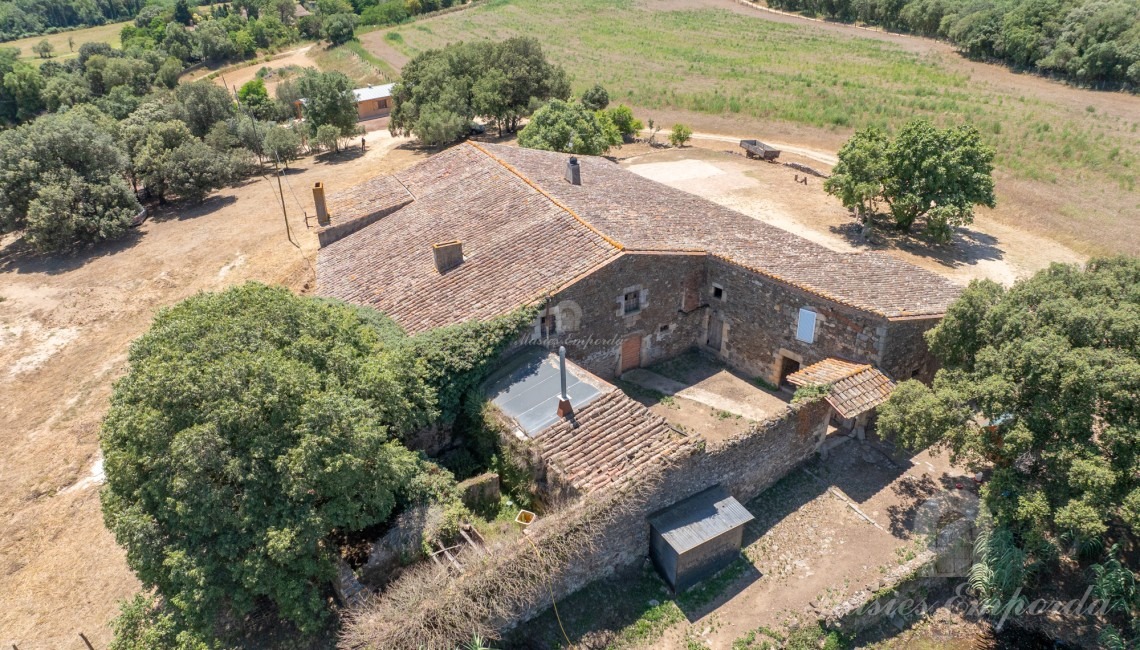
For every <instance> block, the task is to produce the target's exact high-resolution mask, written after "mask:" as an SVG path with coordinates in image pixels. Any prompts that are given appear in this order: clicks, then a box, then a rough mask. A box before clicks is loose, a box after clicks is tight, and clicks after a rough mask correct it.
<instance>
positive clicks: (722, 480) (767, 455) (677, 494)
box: [520, 400, 831, 621]
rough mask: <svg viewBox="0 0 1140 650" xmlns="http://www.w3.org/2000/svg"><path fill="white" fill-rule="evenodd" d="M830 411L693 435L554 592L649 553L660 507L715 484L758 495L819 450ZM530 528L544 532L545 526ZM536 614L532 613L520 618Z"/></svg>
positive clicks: (821, 406)
mask: <svg viewBox="0 0 1140 650" xmlns="http://www.w3.org/2000/svg"><path fill="white" fill-rule="evenodd" d="M830 411H831V408H830V407H829V406H828V405H827V403H826V402H824V401H823V400H818V401H815V402H811V403H804V404H798V405H795V406H789V407H788V409H787V410H786V411H785V412H783V413H781V414H779V415H777V416H775V417H773V418H771V419H769V420H767V421H764V422H758V423H756V424H755V425H754V426H753V427H752V428H751V429H750V430H749V431H747V432H745V433H742V434H740V435H738V436H736V437H734V438H730V439H728V440H725V441H722V442H719V443H716V444H707V445H706V444H705V443H704V441H703V440H700V439H699V438H698V437H696V436H694V440H693V445H692V447H691V453H690V454H688V455H686V456H684V457H682V458H681V459H680V460H678V461H677V462H676V463H675V464H674V465H673V466H672V467H670V468H668V469H667V470H666V471H665V472H664V473H663V474H662V476H661V477H660V480H659V482H658V483H657V484H656V485H655V487H654V488H653V489H652V490H650V491H649V492H648V493H647V494H645V495H643V496H642V497H641V500H640V501H639V502H638V503H637V504H636V506H635V507H634V508H633V509H632V510H631V511H630V512H628V513H626V514H625V516H623V517H622V518H621V519H620V520H618V521H615V522H613V523H611V524H610V525H609V526H608V527H607V528H606V530H605V532H604V533H603V534H602V535H601V536H600V537H599V539H597V540H596V543H595V544H594V546H593V548H592V549H590V551H589V552H587V553H585V554H583V555H582V556H580V557H578V558H576V559H575V560H574V561H573V562H572V564H571V566H568V567H567V568H566V570H565V571H564V572H563V574H562V575H561V577H560V580H558V582H557V583H556V584H555V587H554V588H555V596H556V597H557V598H562V597H564V596H567V595H569V594H571V593H573V592H575V591H577V590H578V589H581V588H582V587H584V586H585V585H587V584H588V583H590V582H592V581H594V580H597V579H599V578H602V577H605V576H606V575H609V574H611V573H612V572H613V571H614V570H615V569H617V568H619V567H623V566H629V565H632V564H635V563H637V562H640V561H642V560H643V559H644V558H645V557H647V556H648V554H649V522H648V517H649V516H650V515H651V514H653V513H655V512H657V511H658V510H661V509H663V508H667V507H669V506H671V505H673V504H674V503H677V502H678V501H681V500H682V499H685V498H687V497H689V496H692V495H694V494H696V493H698V492H700V491H702V490H705V489H707V488H709V487H712V486H714V485H717V484H721V485H723V486H724V487H725V488H726V489H727V490H728V491H729V492H730V493H731V494H732V496H734V497H736V499H737V500H738V501H740V502H741V503H747V502H748V501H751V500H752V499H754V498H755V497H756V496H758V495H759V494H760V493H761V492H763V491H764V490H765V489H767V488H768V487H770V486H771V485H772V484H774V483H775V482H776V481H778V480H780V479H781V478H783V477H784V476H785V475H786V474H787V473H788V472H789V471H791V470H792V469H794V468H795V467H796V466H798V465H799V464H800V463H802V462H803V461H805V460H807V459H808V458H810V457H811V456H812V455H813V454H814V453H815V452H816V450H817V449H818V447H819V444H820V443H821V442H822V441H823V438H824V437H825V436H826V433H827V427H826V422H827V418H828V417H829V415H830ZM572 512H573V510H572V509H571V511H570V512H569V513H568V514H570V513H572ZM555 516H558V515H555ZM532 533H533V534H541V526H538V527H534V530H533V531H532ZM535 613H537V612H533V611H532V612H529V613H528V614H527V616H525V617H523V618H520V621H522V620H526V619H527V618H529V617H530V616H532V615H534V614H535Z"/></svg>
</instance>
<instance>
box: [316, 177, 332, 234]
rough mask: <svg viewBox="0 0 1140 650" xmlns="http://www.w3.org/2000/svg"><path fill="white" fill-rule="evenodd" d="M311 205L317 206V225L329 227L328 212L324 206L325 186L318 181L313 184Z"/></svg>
mask: <svg viewBox="0 0 1140 650" xmlns="http://www.w3.org/2000/svg"><path fill="white" fill-rule="evenodd" d="M313 203H315V204H316V205H317V225H320V226H327V225H329V223H330V221H329V210H328V207H327V206H325V184H324V183H322V182H320V181H317V182H316V183H313Z"/></svg>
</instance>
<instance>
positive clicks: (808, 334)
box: [796, 307, 815, 343]
mask: <svg viewBox="0 0 1140 650" xmlns="http://www.w3.org/2000/svg"><path fill="white" fill-rule="evenodd" d="M796 339H798V340H800V341H803V342H804V343H815V312H814V311H812V310H810V309H804V308H802V307H801V308H800V319H799V322H798V323H797V324H796Z"/></svg>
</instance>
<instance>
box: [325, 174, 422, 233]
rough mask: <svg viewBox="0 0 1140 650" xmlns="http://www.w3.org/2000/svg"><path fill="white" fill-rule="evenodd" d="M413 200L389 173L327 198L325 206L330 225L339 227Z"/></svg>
mask: <svg viewBox="0 0 1140 650" xmlns="http://www.w3.org/2000/svg"><path fill="white" fill-rule="evenodd" d="M413 198H414V197H413V196H412V194H411V192H409V191H408V190H407V189H406V188H405V187H404V185H403V183H401V182H400V180H399V179H398V178H396V177H395V176H391V175H388V174H385V175H382V176H376V177H375V178H370V179H368V180H366V181H364V182H363V183H360V184H358V185H353V186H352V187H349V188H346V189H343V190H339V191H337V192H334V193H332V194H330V195H329V197H328V201H327V202H326V205H327V207H328V211H329V225H331V226H334V227H335V226H340V225H343V224H346V223H349V222H350V221H355V220H357V219H361V218H365V217H369V216H371V215H374V214H377V213H381V212H386V211H390V210H392V209H394V208H397V207H399V206H401V205H404V204H407V203H408V202H410V201H411V200H412V199H413Z"/></svg>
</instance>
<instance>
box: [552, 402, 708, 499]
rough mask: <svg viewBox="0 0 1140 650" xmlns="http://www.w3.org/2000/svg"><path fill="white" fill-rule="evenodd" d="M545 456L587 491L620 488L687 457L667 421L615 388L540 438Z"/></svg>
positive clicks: (681, 438) (679, 437) (682, 441)
mask: <svg viewBox="0 0 1140 650" xmlns="http://www.w3.org/2000/svg"><path fill="white" fill-rule="evenodd" d="M535 440H537V441H538V443H539V445H540V447H541V452H542V456H543V457H544V458H545V459H546V460H547V462H548V463H550V465H551V466H552V467H553V469H554V470H555V471H556V472H557V473H558V474H560V475H561V476H562V478H563V479H564V480H566V481H568V482H569V483H571V484H572V485H573V486H574V487H575V488H577V489H578V490H581V491H582V492H593V491H596V490H600V489H602V488H605V487H606V486H609V485H613V484H615V483H620V482H622V481H624V480H625V479H627V478H631V477H634V476H636V475H638V474H640V473H642V472H644V471H646V470H647V469H650V468H652V467H664V466H665V465H667V464H669V463H670V462H671V461H672V460H673V459H675V458H677V457H678V456H679V455H682V454H684V453H685V446H686V440H687V439H686V438H685V437H684V436H683V435H681V434H680V433H677V432H676V431H674V430H673V429H671V428H669V425H668V424H666V422H665V419H664V418H662V417H660V416H658V415H654V414H653V413H652V412H650V411H649V409H647V408H646V407H645V406H643V405H642V404H640V403H639V402H636V401H634V400H632V399H630V398H629V397H627V396H626V394H625V393H623V392H621V391H620V390H617V389H613V390H611V391H610V392H608V393H606V394H605V395H603V396H601V397H599V398H598V399H596V400H595V401H593V402H591V403H589V404H588V405H586V406H584V407H582V408H581V409H578V410H577V411H576V412H575V414H574V419H573V421H570V420H563V421H561V422H559V423H558V424H555V425H554V426H551V427H550V428H548V429H546V430H545V431H543V432H542V433H539V434H538V435H537V436H536V437H535Z"/></svg>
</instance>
